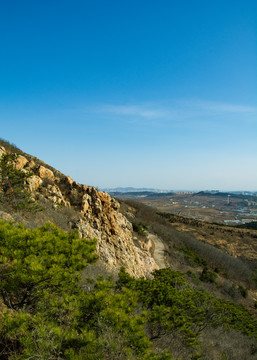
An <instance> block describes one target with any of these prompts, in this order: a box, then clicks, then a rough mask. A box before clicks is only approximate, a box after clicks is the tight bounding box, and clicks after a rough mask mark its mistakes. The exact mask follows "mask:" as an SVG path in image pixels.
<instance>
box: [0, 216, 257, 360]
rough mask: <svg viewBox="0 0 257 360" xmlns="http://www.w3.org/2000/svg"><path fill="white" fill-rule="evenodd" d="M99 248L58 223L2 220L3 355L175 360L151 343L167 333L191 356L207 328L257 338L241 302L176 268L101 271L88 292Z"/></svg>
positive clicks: (21, 358)
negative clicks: (135, 274) (145, 273)
mask: <svg viewBox="0 0 257 360" xmlns="http://www.w3.org/2000/svg"><path fill="white" fill-rule="evenodd" d="M94 249H95V242H94V241H88V240H85V239H79V238H78V236H77V234H76V233H65V232H64V231H62V230H60V229H58V228H57V227H56V226H54V225H52V224H46V225H45V226H43V227H41V228H38V229H34V230H30V229H27V230H26V229H24V227H23V226H22V225H20V226H18V227H15V226H14V225H13V224H11V223H6V222H4V221H0V280H1V282H0V295H1V297H2V300H3V301H4V303H5V305H6V307H5V310H4V311H2V313H1V314H0V316H1V322H0V356H1V358H3V359H10V360H25V359H42V360H43V359H44V360H45V359H48V360H50V359H53V360H54V359H59V360H61V359H65V360H84V359H85V360H104V359H117V360H132V359H133V360H171V359H172V356H171V355H170V354H169V353H168V352H167V351H166V352H165V351H164V352H162V353H159V354H157V353H155V352H154V351H153V349H152V341H155V340H158V339H161V338H162V337H163V336H167V335H168V336H171V337H175V336H179V338H180V339H181V341H182V344H183V346H184V347H187V348H189V349H191V355H190V356H188V358H191V359H198V358H199V359H200V358H201V353H200V352H199V350H201V347H200V344H199V343H200V341H199V338H200V337H199V335H200V334H201V333H202V331H203V330H204V329H205V328H206V327H213V328H216V327H219V326H222V327H224V326H225V328H226V329H228V330H229V329H234V330H236V331H240V332H242V333H244V334H246V335H248V336H253V337H256V338H257V322H256V320H255V319H254V318H253V317H252V315H251V314H249V313H248V312H247V311H246V309H245V308H244V307H243V306H237V305H235V304H233V303H231V302H228V301H226V300H222V299H217V298H215V297H214V296H211V295H209V294H208V293H207V292H204V291H199V290H196V289H194V288H192V287H191V286H190V285H189V284H188V282H187V281H186V279H185V277H184V275H183V274H182V273H181V272H176V271H173V270H172V269H170V268H168V269H161V270H158V271H155V272H154V273H153V274H152V275H153V277H152V278H151V279H145V278H141V279H134V278H132V277H131V276H130V275H129V274H127V273H126V271H125V269H124V268H122V269H121V270H120V274H119V280H118V281H117V283H116V284H114V283H112V282H111V281H110V279H108V280H104V279H103V277H99V278H98V279H97V280H95V281H91V282H92V283H91V291H88V292H86V291H84V290H83V289H82V287H81V286H80V285H79V284H80V282H81V277H80V274H81V271H84V269H85V268H86V266H87V264H89V263H92V262H93V261H94V260H95V259H96V255H95V253H94ZM85 275H86V274H85Z"/></svg>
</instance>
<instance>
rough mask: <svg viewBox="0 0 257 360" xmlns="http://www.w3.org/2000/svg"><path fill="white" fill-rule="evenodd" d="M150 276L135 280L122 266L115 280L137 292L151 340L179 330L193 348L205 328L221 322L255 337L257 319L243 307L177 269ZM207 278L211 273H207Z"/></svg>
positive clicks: (161, 271) (219, 324) (162, 270)
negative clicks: (192, 284)
mask: <svg viewBox="0 0 257 360" xmlns="http://www.w3.org/2000/svg"><path fill="white" fill-rule="evenodd" d="M153 275H154V278H153V279H151V280H150V279H139V280H135V279H133V278H131V277H130V276H129V275H128V274H126V273H125V271H124V269H122V270H121V272H120V279H119V282H118V285H119V288H121V287H122V286H124V287H129V288H131V289H133V290H134V291H136V292H137V296H138V299H139V301H140V302H142V304H143V306H144V308H145V309H146V315H145V316H146V319H147V323H148V327H149V333H150V338H151V339H157V338H160V337H162V336H163V335H165V334H172V333H174V332H179V333H180V335H181V336H182V338H183V339H184V341H185V343H186V344H187V346H192V347H195V346H196V345H197V344H198V336H199V335H200V333H201V331H202V330H203V329H204V328H206V327H212V326H222V325H224V324H226V326H227V327H228V328H233V329H236V330H237V331H241V332H243V333H245V334H248V335H251V336H256V337H257V322H256V320H254V319H253V317H252V316H251V315H250V314H249V313H248V312H247V311H246V310H245V309H244V307H242V306H237V305H235V304H233V303H230V302H228V301H225V300H218V299H216V298H215V297H214V296H211V295H209V294H208V293H207V292H204V291H199V290H196V289H194V288H192V287H190V286H189V284H188V283H187V282H186V280H185V278H184V276H183V275H182V273H180V272H175V271H173V270H171V269H161V270H158V271H155V272H154V273H153ZM215 275H216V274H215ZM206 277H207V278H208V279H209V277H210V275H209V274H208V273H207V275H206Z"/></svg>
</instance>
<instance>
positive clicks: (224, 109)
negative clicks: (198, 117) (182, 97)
mask: <svg viewBox="0 0 257 360" xmlns="http://www.w3.org/2000/svg"><path fill="white" fill-rule="evenodd" d="M182 103H183V102H182ZM184 105H186V106H188V107H192V108H195V109H198V110H204V111H208V112H220V113H234V114H235V113H237V114H239V113H240V114H254V113H257V108H256V107H254V106H247V105H241V104H230V103H223V102H215V101H205V100H194V101H192V100H191V101H184Z"/></svg>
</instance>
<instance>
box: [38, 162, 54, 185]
mask: <svg viewBox="0 0 257 360" xmlns="http://www.w3.org/2000/svg"><path fill="white" fill-rule="evenodd" d="M37 174H38V176H39V177H40V178H41V179H47V180H50V181H54V173H53V172H52V171H51V170H49V169H47V168H45V167H44V166H42V165H40V166H39V168H38V169H37Z"/></svg>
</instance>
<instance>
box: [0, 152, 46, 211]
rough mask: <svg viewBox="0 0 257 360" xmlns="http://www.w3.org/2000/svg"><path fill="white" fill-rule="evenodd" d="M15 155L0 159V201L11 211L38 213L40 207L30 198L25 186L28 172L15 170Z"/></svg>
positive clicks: (4, 156) (29, 174)
mask: <svg viewBox="0 0 257 360" xmlns="http://www.w3.org/2000/svg"><path fill="white" fill-rule="evenodd" d="M17 157H18V155H17V154H9V153H7V154H3V155H2V156H1V159H0V201H1V202H2V203H5V204H7V205H8V206H9V207H11V208H12V210H16V211H17V210H26V211H33V212H34V211H38V210H40V207H39V206H38V205H37V204H36V203H35V201H34V200H33V199H32V198H31V195H30V193H29V191H28V186H27V185H26V179H27V178H28V177H30V176H31V175H32V173H30V172H24V171H20V170H18V169H16V168H15V166H14V163H15V161H16V160H17Z"/></svg>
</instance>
